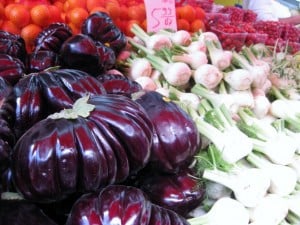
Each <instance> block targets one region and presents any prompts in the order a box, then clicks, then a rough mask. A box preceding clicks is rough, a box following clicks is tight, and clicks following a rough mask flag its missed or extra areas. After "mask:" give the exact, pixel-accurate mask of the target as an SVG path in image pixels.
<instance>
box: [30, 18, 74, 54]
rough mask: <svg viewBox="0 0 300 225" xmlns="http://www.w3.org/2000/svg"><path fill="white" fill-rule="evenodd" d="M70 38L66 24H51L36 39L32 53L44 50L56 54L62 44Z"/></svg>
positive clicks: (69, 31) (69, 30)
mask: <svg viewBox="0 0 300 225" xmlns="http://www.w3.org/2000/svg"><path fill="white" fill-rule="evenodd" d="M71 36H72V30H71V28H70V27H69V26H68V25H67V24H66V23H52V24H50V25H49V26H48V27H46V28H44V29H43V30H42V32H40V33H39V34H38V36H37V37H36V39H35V45H34V52H38V51H44V50H46V51H51V52H54V53H56V54H58V53H59V51H60V48H61V46H62V44H63V43H64V42H65V41H66V40H67V39H68V38H69V37H71Z"/></svg>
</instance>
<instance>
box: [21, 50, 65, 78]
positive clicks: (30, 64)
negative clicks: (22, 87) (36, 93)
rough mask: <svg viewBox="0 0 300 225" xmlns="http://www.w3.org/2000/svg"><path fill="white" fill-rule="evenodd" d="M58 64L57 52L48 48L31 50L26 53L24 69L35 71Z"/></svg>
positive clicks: (28, 71)
mask: <svg viewBox="0 0 300 225" xmlns="http://www.w3.org/2000/svg"><path fill="white" fill-rule="evenodd" d="M59 65H60V64H59V57H58V54H57V53H55V52H53V51H49V50H39V51H33V52H32V53H30V54H28V60H27V66H26V71H27V73H36V72H40V71H43V70H46V69H48V68H51V67H55V66H59Z"/></svg>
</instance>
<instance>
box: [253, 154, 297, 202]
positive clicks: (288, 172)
mask: <svg viewBox="0 0 300 225" xmlns="http://www.w3.org/2000/svg"><path fill="white" fill-rule="evenodd" d="M247 160H248V161H249V162H250V163H252V164H253V165H254V166H256V167H258V168H261V169H263V170H264V171H265V172H266V173H267V174H269V176H270V179H271V185H270V188H269V192H270V193H272V194H276V195H279V196H286V195H289V194H290V193H292V191H293V190H294V189H295V187H296V184H297V173H296V171H295V170H294V169H292V168H291V167H289V166H284V165H279V164H274V163H271V162H270V161H269V160H268V159H266V158H265V157H264V156H262V155H260V154H256V153H250V154H249V155H248V156H247Z"/></svg>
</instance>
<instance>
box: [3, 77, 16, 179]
mask: <svg viewBox="0 0 300 225" xmlns="http://www.w3.org/2000/svg"><path fill="white" fill-rule="evenodd" d="M14 101H15V97H14V95H13V87H12V86H11V85H10V84H9V83H8V82H7V81H5V80H4V79H3V78H1V77H0V102H1V104H0V175H2V173H3V172H4V171H5V170H6V169H7V168H8V166H9V156H10V154H11V151H12V146H13V145H14V143H15V140H16V138H15V135H14V132H13V123H14V120H15V118H14V111H15V104H14Z"/></svg>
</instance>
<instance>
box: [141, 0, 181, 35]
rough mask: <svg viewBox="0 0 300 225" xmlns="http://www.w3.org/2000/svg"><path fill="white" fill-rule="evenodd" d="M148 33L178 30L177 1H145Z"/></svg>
mask: <svg viewBox="0 0 300 225" xmlns="http://www.w3.org/2000/svg"><path fill="white" fill-rule="evenodd" d="M144 3H145V8H146V16H147V32H156V31H159V30H161V29H170V30H173V31H176V30H177V23H176V8H175V0H144Z"/></svg>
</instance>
